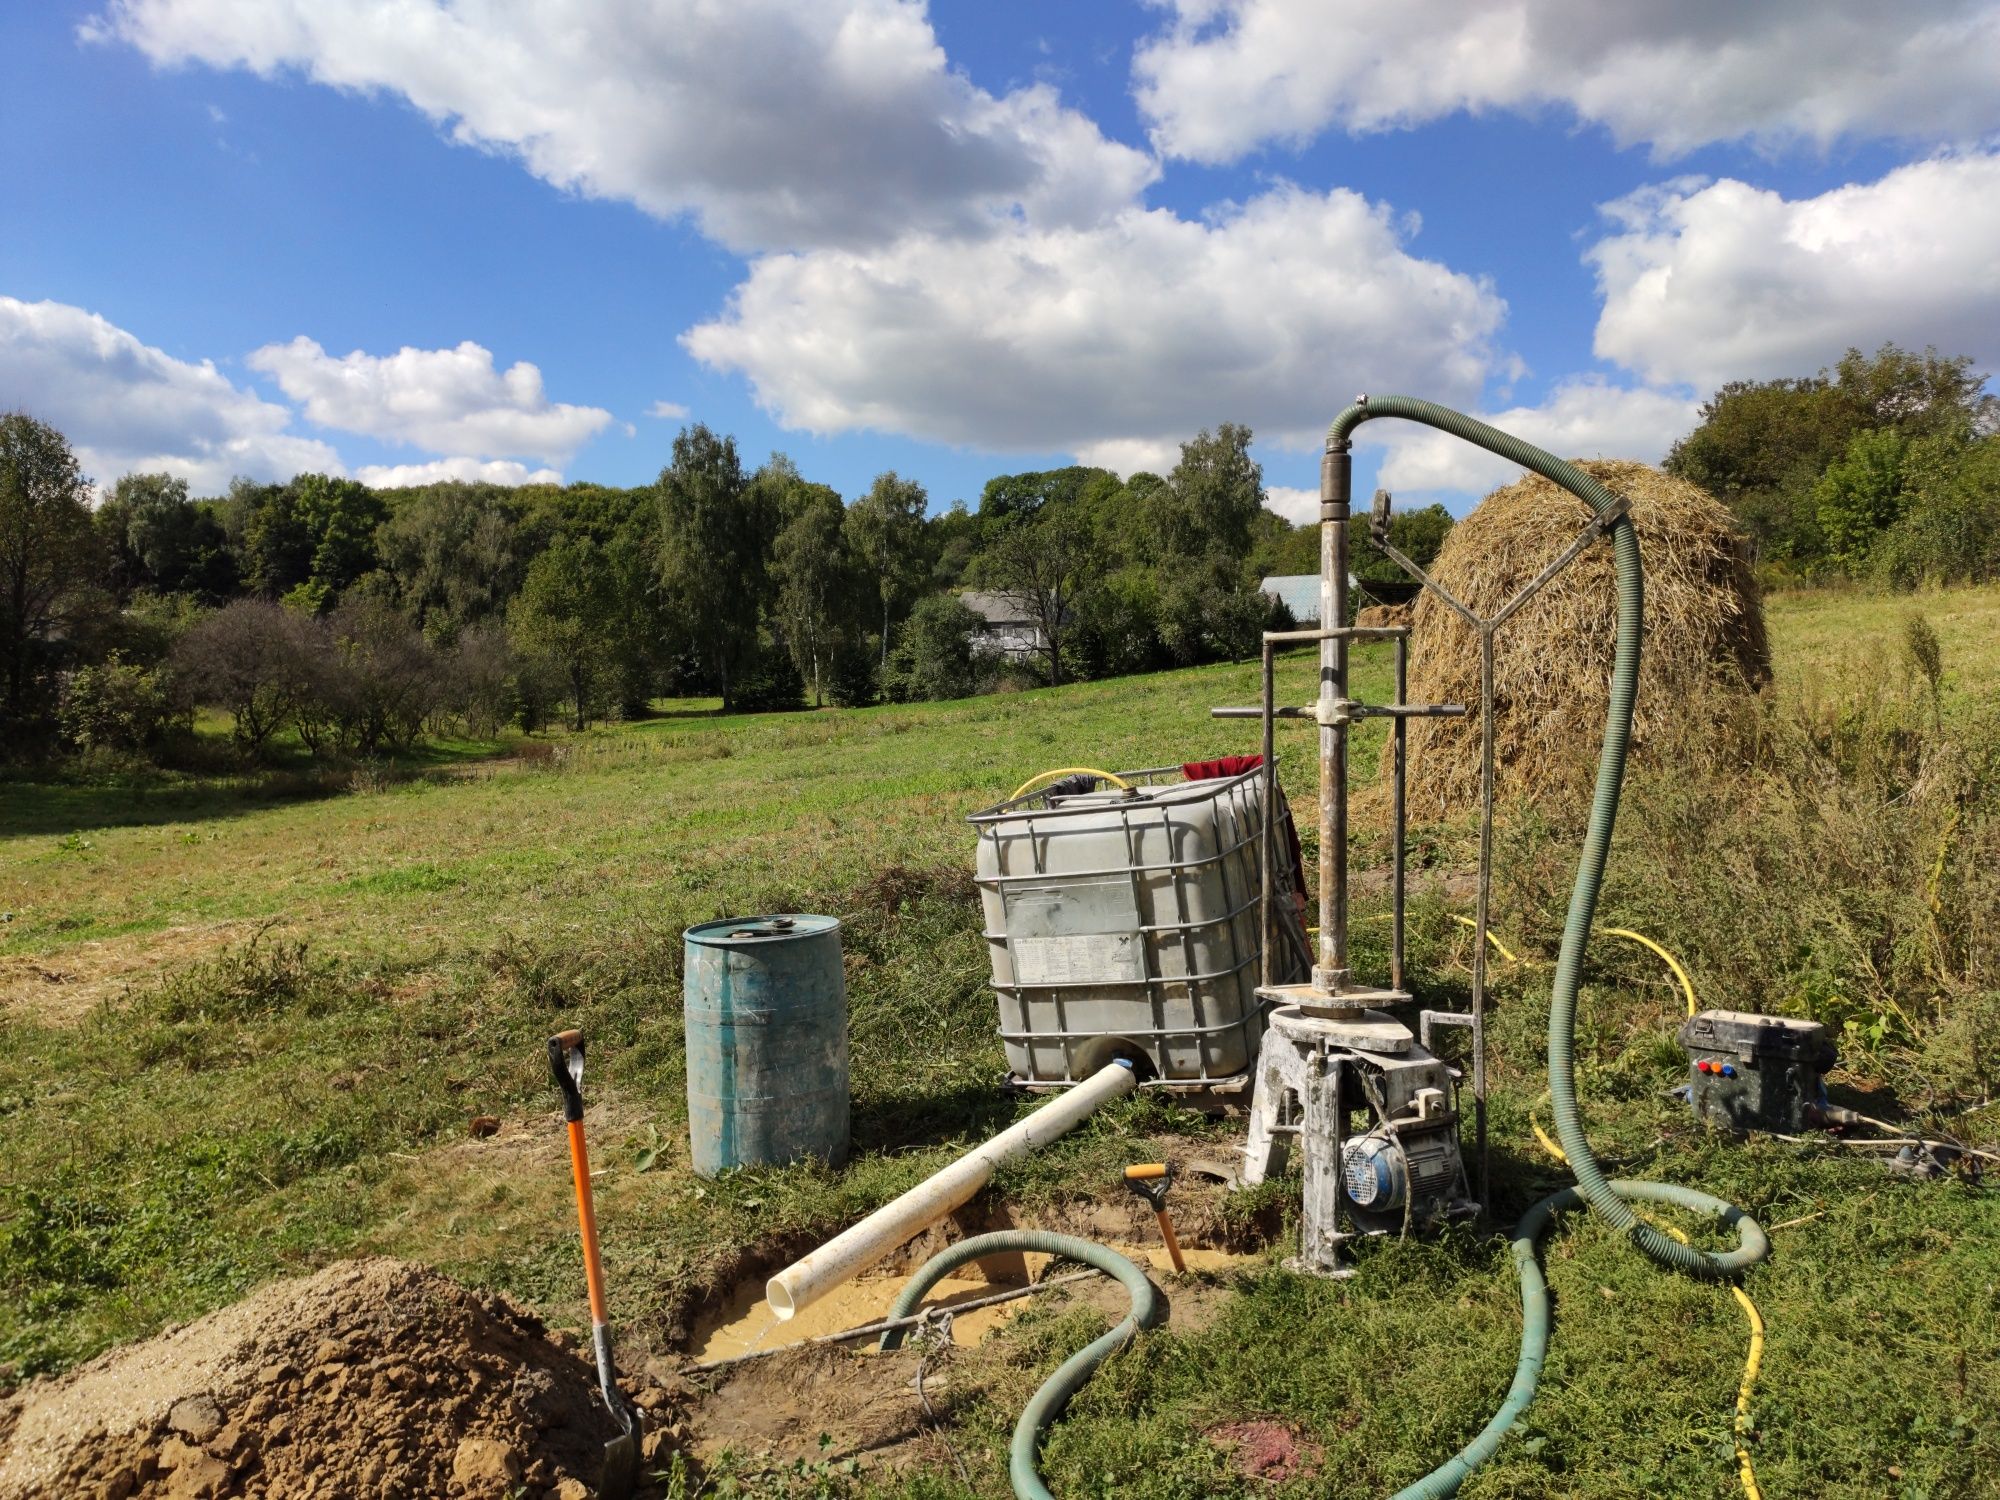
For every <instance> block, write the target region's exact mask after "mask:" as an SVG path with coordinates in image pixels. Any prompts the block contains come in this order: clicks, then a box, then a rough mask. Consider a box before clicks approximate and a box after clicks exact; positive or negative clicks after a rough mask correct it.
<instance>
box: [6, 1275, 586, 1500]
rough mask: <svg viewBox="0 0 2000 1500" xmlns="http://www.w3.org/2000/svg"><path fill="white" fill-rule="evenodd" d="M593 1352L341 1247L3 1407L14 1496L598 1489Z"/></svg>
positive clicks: (478, 1493)
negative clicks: (312, 1268)
mask: <svg viewBox="0 0 2000 1500" xmlns="http://www.w3.org/2000/svg"><path fill="white" fill-rule="evenodd" d="M616 1432H617V1426H616V1422H615V1419H614V1418H613V1417H612V1416H611V1414H610V1413H609V1412H608V1411H606V1410H605V1408H604V1404H603V1402H602V1401H601V1400H599V1399H598V1398H597V1396H596V1380H595V1376H594V1374H593V1372H592V1370H591V1368H590V1366H589V1365H588V1364H587V1363H586V1362H585V1361H584V1360H582V1359H580V1358H579V1357H578V1356H577V1355H576V1354H573V1353H571V1352H569V1351H568V1350H566V1349H564V1348H562V1347H560V1346H558V1345H557V1344H556V1343H555V1342H553V1341H551V1339H550V1338H549V1337H548V1336H547V1334H546V1333H545V1332H544V1330H543V1328H542V1325H541V1323H540V1322H539V1321H538V1320H536V1319H535V1318H534V1317H533V1316H532V1315H530V1314H529V1313H526V1312H524V1311H522V1310H521V1309H520V1308H518V1307H516V1306H515V1305H514V1304H513V1303H511V1302H509V1301H508V1300H507V1299H506V1298H504V1297H502V1296H499V1295H497V1294H491V1295H489V1294H482V1293H477V1292H473V1291H469V1290H467V1289H466V1288H465V1287H462V1286H460V1285H458V1284H457V1283H456V1282H454V1281H451V1280H449V1279H447V1278H446V1277H444V1276H441V1275H439V1274H438V1273H437V1272H435V1271H432V1270H429V1269H427V1268H425V1267H423V1266H419V1265H414V1264H411V1263H410V1262H408V1261H400V1260H390V1259H382V1258H376V1259H368V1260H353V1261H342V1262H340V1263H338V1264H336V1265H332V1266H329V1267H328V1268H327V1269H325V1270H324V1271H321V1272H319V1273H318V1274H317V1275H314V1276H309V1277H305V1278H303V1279H301V1280H296V1281H285V1282H278V1283H275V1284H273V1285H271V1286H267V1287H265V1288H263V1289H262V1290H261V1291H258V1292H257V1293H255V1294H254V1295H253V1296H251V1297H249V1298H248V1299H246V1300H245V1301H242V1302H239V1303H237V1304H236V1305H235V1306H233V1307H226V1308H223V1309H221V1310H220V1311H218V1312H215V1313H211V1314H210V1315H209V1316H207V1317H205V1318H201V1319H199V1320H198V1321H196V1322H193V1323H189V1324H186V1325H185V1326H183V1327H180V1328H177V1329H172V1330H170V1331H168V1332H166V1333H163V1334H161V1335H159V1336H158V1337H157V1338H153V1339H149V1340H147V1341H146V1342H144V1343H141V1344H134V1345H130V1346H128V1347H125V1348H122V1349H114V1350H112V1351H111V1352H110V1353H108V1354H105V1355H102V1356H101V1357H99V1358H98V1359H95V1360H93V1361H91V1362H90V1363H89V1364H86V1365H83V1366H81V1367H79V1368H78V1369H75V1370H72V1371H70V1372H69V1373H68V1374H66V1375H62V1376H58V1377H54V1378H51V1379H48V1380H41V1381H37V1382H35V1383H34V1384H32V1385H29V1386H27V1387H24V1388H23V1389H22V1390H20V1391H17V1392H15V1393H14V1394H13V1395H12V1396H10V1397H8V1398H7V1399H6V1400H5V1401H4V1402H0V1500H16V1497H27V1496H38V1497H39V1496H56V1495H60V1496H102V1497H108V1500H128V1497H137V1496H159V1497H168V1500H207V1497H214V1496H223V1495H229V1496H235V1495H243V1496H270V1497H277V1496H285V1497H288V1500H290V1497H301V1500H310V1497H313V1496H326V1497H332V1496H343V1497H344V1496H358V1495H398V1496H401V1495H408V1496H448V1497H460V1500H483V1497H488V1496H501V1495H508V1496H511V1495H515V1494H526V1495H529V1496H536V1497H541V1496H557V1497H561V1500H583V1497H585V1496H587V1495H589V1494H590V1493H592V1487H593V1486H594V1485H595V1483H596V1480H597V1477H598V1473H599V1470H600V1467H601V1465H602V1463H603V1454H604V1443H605V1440H606V1439H607V1438H610V1437H612V1436H614V1435H615V1434H616Z"/></svg>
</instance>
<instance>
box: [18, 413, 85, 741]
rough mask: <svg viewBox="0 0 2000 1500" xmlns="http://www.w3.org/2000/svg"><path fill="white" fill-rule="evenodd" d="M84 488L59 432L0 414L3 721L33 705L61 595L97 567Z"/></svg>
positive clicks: (22, 715) (28, 418) (26, 714)
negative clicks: (4, 679)
mask: <svg viewBox="0 0 2000 1500" xmlns="http://www.w3.org/2000/svg"><path fill="white" fill-rule="evenodd" d="M89 493H90V486H89V482H88V481H87V480H85V478H84V477H83V472H82V470H80V469H79V468H78V467H77V462H76V456H75V455H74V454H73V453H71V452H70V448H69V444H68V443H67V442H66V441H64V439H63V435H62V434H61V433H60V432H57V431H56V430H55V428H53V427H51V426H49V425H48V424H47V423H46V422H38V421H36V420H35V419H34V418H33V417H31V416H29V415H27V413H25V412H8V413H6V414H4V415H0V672H4V673H5V676H6V681H5V684H4V686H5V692H6V705H5V706H6V714H5V717H6V719H7V721H9V722H12V723H19V722H21V721H23V720H24V719H26V718H28V717H29V716H30V715H31V714H32V713H33V712H34V711H35V709H36V708H37V706H38V700H39V698H40V696H41V694H40V692H39V689H40V687H41V686H42V678H43V675H44V669H45V667H46V665H47V662H46V658H47V657H48V655H49V651H48V647H49V636H50V633H51V631H53V630H55V629H56V628H57V627H58V626H59V624H60V620H59V618H58V616H59V613H60V606H61V603H62V601H63V597H64V595H65V594H66V593H67V592H68V591H69V590H71V589H73V588H76V587H77V586H79V585H81V584H82V583H84V582H85V581H86V580H88V579H89V578H90V577H91V576H92V575H93V574H94V573H95V572H96V570H97V565H98V557H97V548H96V545H95V541H96V538H95V533H94V531H93V529H92V527H91V520H90V502H89Z"/></svg>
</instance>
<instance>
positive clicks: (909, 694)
mask: <svg viewBox="0 0 2000 1500" xmlns="http://www.w3.org/2000/svg"><path fill="white" fill-rule="evenodd" d="M978 628H979V616H977V615H975V614H974V613H973V612H972V611H971V610H969V609H967V608H966V607H965V605H964V604H962V603H961V602H960V601H959V599H958V597H957V596H956V595H954V594H932V595H931V596H930V597H929V598H926V599H920V600H919V601H918V602H917V607H916V608H915V609H913V610H911V611H910V618H909V619H908V620H907V621H906V622H905V623H904V625H903V638H902V639H901V640H900V641H898V642H897V643H896V649H895V650H893V651H891V652H890V653H889V670H888V672H887V673H886V674H884V678H883V683H882V687H883V691H884V693H885V694H886V695H887V696H888V697H889V698H890V699H891V700H893V701H894V702H897V703H913V702H918V701H922V700H925V699H934V698H969V697H971V696H972V695H973V693H975V692H976V691H978V688H979V675H980V665H981V664H980V662H979V661H978V659H977V658H976V657H975V655H974V652H973V649H972V637H973V632H975V631H976V630H978Z"/></svg>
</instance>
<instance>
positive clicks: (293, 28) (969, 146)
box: [83, 0, 1156, 249]
mask: <svg viewBox="0 0 2000 1500" xmlns="http://www.w3.org/2000/svg"><path fill="white" fill-rule="evenodd" d="M83 34H84V35H85V36H86V37H88V38H91V39H94V40H100V41H111V40H117V41H122V42H126V43H129V44H131V45H132V46H134V47H137V48H138V49H139V50H140V51H142V52H143V53H144V54H145V55H146V56H148V57H149V58H151V59H153V60H154V61H155V62H158V63H162V64H187V63H201V64H206V65H209V66H212V67H217V68H246V69H249V70H251V71H252V72H255V73H258V74H261V75H265V76H273V75H278V74H283V73H296V74H300V75H303V76H304V77H307V78H310V79H312V80H314V81H315V82H318V83H321V84H326V85H330V86H332V87H335V88H340V89H348V90H354V91H360V92H370V93H372V92H376V91H381V92H385V93H390V94H394V95H398V96H400V97H402V98H403V99H406V100H408V101H409V102H410V103H411V104H412V105H414V106H415V107H416V108H417V109H419V110H421V111H423V113H424V114H425V115H427V116H428V117H430V118H431V119H432V120H433V121H435V122H437V123H438V125H439V126H440V127H441V128H443V129H444V130H445V131H446V132H447V133H448V134H449V136H450V137H451V139H453V140H454V141H457V142H460V143H461V144H465V145H470V146H477V147H481V148H485V149H497V150H502V151H505V152H508V153H510V154H511V155H513V156H515V157H517V158H518V159H519V160H520V161H521V162H522V163H523V164H524V165H525V166H526V167H527V168H528V170H530V171H531V172H533V173H534V174H535V175H536V176H537V177H540V178H542V179H543V180H544V181H546V182H549V183H551V184H553V185H555V186H556V187H559V188H562V189H564V190H566V191H573V192H578V193H583V194H587V195H589V196H591V197H597V198H608V199H617V200H621V201H626V202H631V203H634V204H637V205H638V206H639V207H640V208H642V209H644V210H645V211H646V212H648V213H651V214H654V215H657V216H660V217H674V216H678V215H681V214H692V215H693V216H694V217H695V218H696V219H697V220H698V221H699V223H700V225H701V227H702V229H703V231H704V232H705V233H707V234H708V235H710V236H711V237H712V238H715V239H718V240H720V241H722V242H723V243H725V244H728V245H731V246H733V247H735V248H738V249H748V248H755V247H761V246H784V247H788V248H797V247H813V246H822V245H836V244H838V245H856V244H867V243H879V242H880V241H882V240H883V239H885V238H889V237H891V236H892V235H894V234H896V233H899V232H901V231H903V230H905V229H909V228H916V229H924V230H930V231H950V232H963V231H965V230H968V229H975V228H980V227H982V226H984V225H986V224H987V223H989V222H990V221H993V220H996V219H1008V218H1011V217H1013V216H1014V215H1016V214H1025V215H1026V216H1027V218H1028V219H1029V220H1030V221H1031V222H1035V223H1039V224H1051V225H1052V224H1064V223H1082V222H1089V221H1091V220H1093V219H1095V218H1096V217H1098V216H1099V215H1100V214H1101V213H1103V212H1104V211H1105V210H1106V209H1107V208H1109V207H1115V206H1116V205H1119V204H1122V203H1125V202H1127V201H1129V200H1130V199H1131V198H1132V197H1133V195H1134V194H1136V193H1137V192H1138V191H1139V190H1140V189H1141V188H1142V187H1143V186H1144V185H1145V184H1146V183H1147V182H1149V181H1151V180H1152V178H1153V176H1154V175H1155V171H1156V168H1155V166H1154V163H1153V162H1152V160H1151V158H1150V157H1149V156H1147V155H1146V154H1145V153H1143V152H1140V151H1135V150H1133V149H1132V148H1130V147H1127V146H1123V145H1120V144H1117V143H1115V142H1112V141H1109V140H1107V139H1105V138H1104V136H1103V135H1102V134H1101V133H1100V132H1099V131H1098V129H1097V127H1096V126H1095V125H1094V124H1092V123H1091V122H1090V120H1089V119H1087V118H1086V117H1084V116H1083V115H1080V114H1078V113H1076V112H1075V111H1074V110H1070V109H1067V108H1065V107H1064V106H1063V105H1062V103H1061V101H1060V98H1059V96H1058V95H1057V94H1056V92H1055V91H1054V90H1053V89H1051V88H1049V87H1047V86H1046V85H1041V84H1036V85H1032V86H1029V87H1026V88H1022V89H1019V90H1016V91H1015V92H1012V93H1009V94H1005V95H1002V96H996V95H993V94H991V93H989V92H987V91H986V90H984V89H981V88H978V87H976V86H974V85H973V84H972V83H971V82H970V80H968V79H967V78H966V77H965V76H964V75H963V74H962V73H959V72H956V71H954V70H953V69H952V68H951V67H950V66H949V65H948V64H947V62H946V59H945V55H944V51H943V49H942V48H941V47H940V46H939V45H938V42H937V37H936V35H935V33H934V32H933V31H932V29H931V25H930V20H929V18H928V16H927V15H926V14H925V9H924V6H923V5H922V4H921V3H920V0H844V3H834V0H730V3H727V4H718V3H715V0H459V3H451V0H111V3H110V5H109V6H108V8H107V9H106V10H105V11H104V13H103V14H101V15H100V16H98V17H96V18H94V19H93V20H91V21H89V22H87V23H85V26H84V28H83Z"/></svg>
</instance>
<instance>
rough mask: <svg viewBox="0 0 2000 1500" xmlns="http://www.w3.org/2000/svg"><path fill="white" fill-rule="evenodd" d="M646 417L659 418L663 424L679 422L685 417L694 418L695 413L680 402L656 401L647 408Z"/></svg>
mask: <svg viewBox="0 0 2000 1500" xmlns="http://www.w3.org/2000/svg"><path fill="white" fill-rule="evenodd" d="M646 415H647V416H649V417H657V418H658V419H659V420H660V421H662V422H678V421H680V420H681V419H682V418H684V417H689V416H692V415H693V413H692V412H690V411H689V410H688V408H686V407H685V406H683V405H681V404H680V402H678V401H655V402H654V403H653V404H652V405H651V406H649V407H647V408H646Z"/></svg>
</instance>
